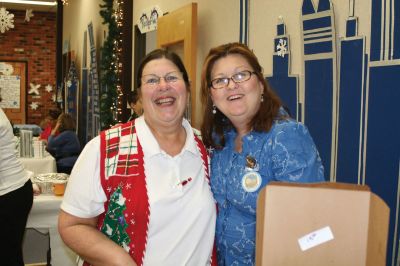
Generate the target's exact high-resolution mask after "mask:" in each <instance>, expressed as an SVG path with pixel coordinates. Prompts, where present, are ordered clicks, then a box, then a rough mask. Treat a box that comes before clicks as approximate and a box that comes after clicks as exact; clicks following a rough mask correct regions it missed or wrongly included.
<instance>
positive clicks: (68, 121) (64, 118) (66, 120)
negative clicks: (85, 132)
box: [57, 113, 76, 132]
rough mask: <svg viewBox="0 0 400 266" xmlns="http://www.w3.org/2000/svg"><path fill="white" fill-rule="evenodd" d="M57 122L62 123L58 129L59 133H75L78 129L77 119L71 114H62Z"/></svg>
mask: <svg viewBox="0 0 400 266" xmlns="http://www.w3.org/2000/svg"><path fill="white" fill-rule="evenodd" d="M57 120H58V121H60V127H59V128H58V131H59V132H63V131H66V130H72V131H74V130H75V128H76V126H75V119H74V118H73V117H72V116H71V115H70V114H65V113H62V114H60V116H59V117H58V119H57Z"/></svg>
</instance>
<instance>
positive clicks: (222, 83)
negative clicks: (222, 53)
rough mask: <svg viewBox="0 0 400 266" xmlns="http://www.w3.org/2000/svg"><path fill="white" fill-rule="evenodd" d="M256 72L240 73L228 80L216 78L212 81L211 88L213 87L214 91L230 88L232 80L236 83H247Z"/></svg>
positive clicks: (245, 71) (246, 71)
mask: <svg viewBox="0 0 400 266" xmlns="http://www.w3.org/2000/svg"><path fill="white" fill-rule="evenodd" d="M255 73H256V72H254V71H253V72H252V71H248V70H244V71H240V72H238V73H236V74H234V75H232V77H230V78H227V77H224V78H216V79H213V80H211V84H210V85H211V87H213V88H214V89H217V90H218V89H222V88H226V87H228V86H229V82H230V81H231V80H232V81H233V82H235V83H241V82H245V81H248V80H249V79H250V78H251V75H252V74H255Z"/></svg>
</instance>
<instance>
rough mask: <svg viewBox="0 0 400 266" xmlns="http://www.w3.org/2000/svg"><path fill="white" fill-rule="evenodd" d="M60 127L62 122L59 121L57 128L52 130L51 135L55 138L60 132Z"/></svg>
mask: <svg viewBox="0 0 400 266" xmlns="http://www.w3.org/2000/svg"><path fill="white" fill-rule="evenodd" d="M60 126H61V122H60V121H57V124H56V126H55V127H54V128H53V129H52V130H51V135H53V136H54V135H55V134H56V133H57V132H58V130H59V128H60Z"/></svg>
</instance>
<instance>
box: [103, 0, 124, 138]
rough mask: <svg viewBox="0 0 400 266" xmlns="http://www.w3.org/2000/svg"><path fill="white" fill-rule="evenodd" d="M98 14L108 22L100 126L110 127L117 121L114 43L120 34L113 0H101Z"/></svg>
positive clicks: (104, 52)
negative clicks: (101, 3)
mask: <svg viewBox="0 0 400 266" xmlns="http://www.w3.org/2000/svg"><path fill="white" fill-rule="evenodd" d="M103 2H104V4H103V5H100V15H101V17H102V18H103V24H108V35H107V38H106V40H105V41H104V45H103V47H102V48H101V60H100V70H101V84H100V127H101V129H102V130H104V129H107V128H110V127H111V126H113V125H115V124H116V123H117V122H118V117H117V109H116V107H117V99H118V93H117V82H118V80H119V79H118V74H117V73H116V67H117V66H116V62H117V58H116V54H115V45H114V44H115V43H116V42H117V40H118V38H119V36H120V33H121V32H120V29H119V28H118V26H117V22H116V20H115V16H114V8H113V2H114V1H113V0H103Z"/></svg>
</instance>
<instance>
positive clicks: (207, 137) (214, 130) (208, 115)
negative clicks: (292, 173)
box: [201, 43, 281, 148]
mask: <svg viewBox="0 0 400 266" xmlns="http://www.w3.org/2000/svg"><path fill="white" fill-rule="evenodd" d="M231 54H237V55H240V56H242V57H243V58H244V59H245V60H246V61H247V62H248V63H249V65H250V66H251V67H252V68H253V71H254V73H255V75H256V76H257V78H258V80H259V81H260V82H261V84H262V86H263V87H264V93H263V101H262V102H261V105H260V108H259V110H258V112H257V113H256V114H255V116H254V117H253V119H252V120H251V121H250V123H249V125H248V126H249V128H251V129H253V130H255V131H265V132H268V131H269V130H270V129H271V127H272V123H273V121H274V120H275V119H277V118H278V114H279V108H280V106H281V100H280V99H279V97H278V96H277V95H276V94H275V92H274V91H272V89H271V88H270V86H269V84H268V82H267V80H266V79H265V78H264V76H263V73H262V67H261V65H260V63H259V62H258V59H257V57H256V56H255V54H254V53H253V52H252V51H251V50H250V49H249V48H248V47H247V46H246V45H244V44H241V43H228V44H223V45H220V46H217V47H215V48H212V49H211V50H210V52H209V53H208V55H207V57H206V59H205V61H204V64H203V69H202V73H201V102H202V104H203V108H204V113H203V124H202V126H201V134H202V138H203V142H204V144H205V145H206V146H207V147H213V148H222V147H224V146H225V139H224V132H225V131H226V130H229V129H231V128H233V125H232V123H231V121H229V119H228V118H227V117H226V116H225V115H224V114H223V113H222V112H221V111H219V110H216V111H217V113H216V114H213V112H212V111H213V102H212V100H211V92H210V90H211V89H212V88H211V78H212V77H211V72H212V69H213V67H214V64H215V62H216V61H217V60H218V59H221V58H224V57H226V56H228V55H231ZM214 134H216V135H214ZM214 137H217V139H218V141H216V140H215V138H214Z"/></svg>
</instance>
